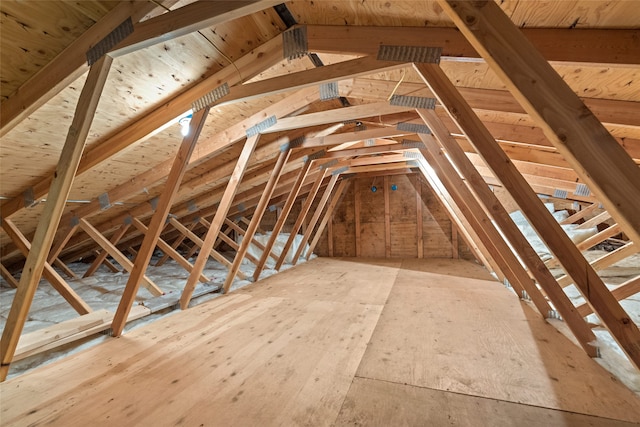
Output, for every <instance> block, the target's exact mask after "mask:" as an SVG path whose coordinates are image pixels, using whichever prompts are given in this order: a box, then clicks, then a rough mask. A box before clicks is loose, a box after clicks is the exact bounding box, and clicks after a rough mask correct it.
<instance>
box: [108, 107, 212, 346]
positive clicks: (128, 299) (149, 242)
mask: <svg viewBox="0 0 640 427" xmlns="http://www.w3.org/2000/svg"><path fill="white" fill-rule="evenodd" d="M208 115H209V108H206V107H205V108H203V109H202V110H200V111H198V112H196V113H194V114H193V118H192V119H191V122H190V124H189V133H188V135H187V136H185V137H184V139H183V140H182V144H181V145H180V148H179V149H178V153H177V154H176V157H175V159H174V162H173V166H172V167H171V172H169V177H168V178H167V182H166V184H165V186H164V190H163V191H162V193H161V194H160V198H159V200H158V205H157V206H156V211H155V213H154V214H153V217H151V222H150V223H149V227H148V230H147V233H146V234H145V236H144V240H143V241H142V245H141V246H140V251H139V253H138V255H137V256H136V258H135V261H134V263H133V270H132V271H131V272H130V273H131V274H130V275H129V279H128V280H127V285H126V286H125V288H124V292H123V293H122V297H121V299H120V303H119V304H118V309H117V310H116V314H115V316H114V317H113V323H112V325H111V329H112V330H113V336H115V337H118V336H120V335H121V334H122V330H123V329H124V326H125V324H126V323H127V318H128V317H129V311H131V306H132V305H133V301H134V299H135V297H136V294H137V293H138V289H139V287H140V282H141V281H142V277H143V276H144V275H145V271H146V270H147V267H148V266H149V262H150V261H151V256H152V255H153V250H154V249H155V247H156V244H157V242H158V238H159V237H160V233H162V229H163V228H164V226H165V224H166V220H167V215H169V210H170V209H171V205H172V204H173V200H174V198H175V196H176V194H177V193H178V187H179V186H180V183H181V182H182V177H183V176H184V174H185V172H186V171H187V165H188V164H189V159H190V158H191V153H193V150H194V148H195V146H196V143H197V142H198V138H199V137H200V132H201V131H202V128H203V127H204V124H205V122H206V121H207V117H208ZM134 225H135V224H134ZM167 246H168V245H167ZM194 270H195V266H194V268H193V269H192V270H191V275H193V271H194ZM191 275H190V277H191ZM201 275H202V268H200V271H198V272H197V273H196V274H195V275H194V280H196V281H197V280H200V279H201V277H200V276H201Z"/></svg>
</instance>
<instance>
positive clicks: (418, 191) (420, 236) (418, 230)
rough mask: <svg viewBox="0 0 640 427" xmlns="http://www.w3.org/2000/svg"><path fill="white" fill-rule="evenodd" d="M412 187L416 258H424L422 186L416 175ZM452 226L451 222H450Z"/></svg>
mask: <svg viewBox="0 0 640 427" xmlns="http://www.w3.org/2000/svg"><path fill="white" fill-rule="evenodd" d="M413 187H414V188H415V190H416V245H417V247H418V254H417V255H418V258H419V259H422V258H424V232H423V231H422V230H423V223H422V184H421V183H420V179H419V178H418V175H416V176H415V183H414V184H413ZM451 223H452V224H453V221H452V222H451Z"/></svg>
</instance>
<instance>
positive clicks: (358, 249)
mask: <svg viewBox="0 0 640 427" xmlns="http://www.w3.org/2000/svg"><path fill="white" fill-rule="evenodd" d="M353 190H354V191H353V197H354V202H353V209H354V213H355V214H354V215H355V225H354V227H355V233H356V257H361V256H362V240H361V239H360V233H361V229H360V228H361V223H360V215H361V213H360V201H361V199H362V193H361V190H360V185H359V183H358V179H356V182H355V188H354V189H353Z"/></svg>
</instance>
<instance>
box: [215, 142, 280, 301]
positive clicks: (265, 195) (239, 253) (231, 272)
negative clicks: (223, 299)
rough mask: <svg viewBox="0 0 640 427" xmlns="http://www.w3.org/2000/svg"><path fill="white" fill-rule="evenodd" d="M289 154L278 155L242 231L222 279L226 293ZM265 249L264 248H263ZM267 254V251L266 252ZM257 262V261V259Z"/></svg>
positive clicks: (258, 224)
mask: <svg viewBox="0 0 640 427" xmlns="http://www.w3.org/2000/svg"><path fill="white" fill-rule="evenodd" d="M290 155H291V150H289V149H287V150H286V151H283V152H281V153H280V155H279V156H278V159H277V160H276V164H275V166H274V167H273V170H272V171H271V176H270V177H269V180H268V181H267V185H266V187H265V189H264V191H263V192H262V195H261V196H260V200H259V201H258V206H256V209H255V212H254V213H253V218H251V222H249V225H248V226H247V230H246V231H245V232H244V237H243V238H242V243H240V247H239V248H238V251H237V252H236V257H235V258H234V259H233V264H232V265H231V268H230V269H229V273H228V274H227V278H226V279H225V281H224V287H223V292H224V293H225V294H226V293H227V292H229V288H230V287H231V283H233V280H234V279H235V277H236V274H237V273H238V270H239V269H240V263H242V260H243V259H244V257H245V255H246V253H247V251H248V250H249V245H250V244H251V241H252V240H253V236H254V235H255V233H256V230H258V227H259V226H260V221H262V216H263V215H264V212H265V211H266V209H267V205H268V204H269V200H271V196H273V191H274V190H275V189H276V186H277V185H278V180H279V179H280V175H281V174H282V170H283V169H284V165H285V164H286V163H287V160H289V156H290ZM265 249H266V248H265ZM267 254H268V253H267ZM258 262H259V261H258Z"/></svg>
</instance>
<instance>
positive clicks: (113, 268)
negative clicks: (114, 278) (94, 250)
mask: <svg viewBox="0 0 640 427" xmlns="http://www.w3.org/2000/svg"><path fill="white" fill-rule="evenodd" d="M104 253H105V254H106V253H107V252H106V251H104ZM102 264H104V266H105V267H107V268H108V269H109V270H111V272H112V273H121V271H120V269H119V268H118V267H116V266H115V265H114V264H113V263H112V262H111V261H109V260H108V259H107V258H105V259H103V260H102Z"/></svg>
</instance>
